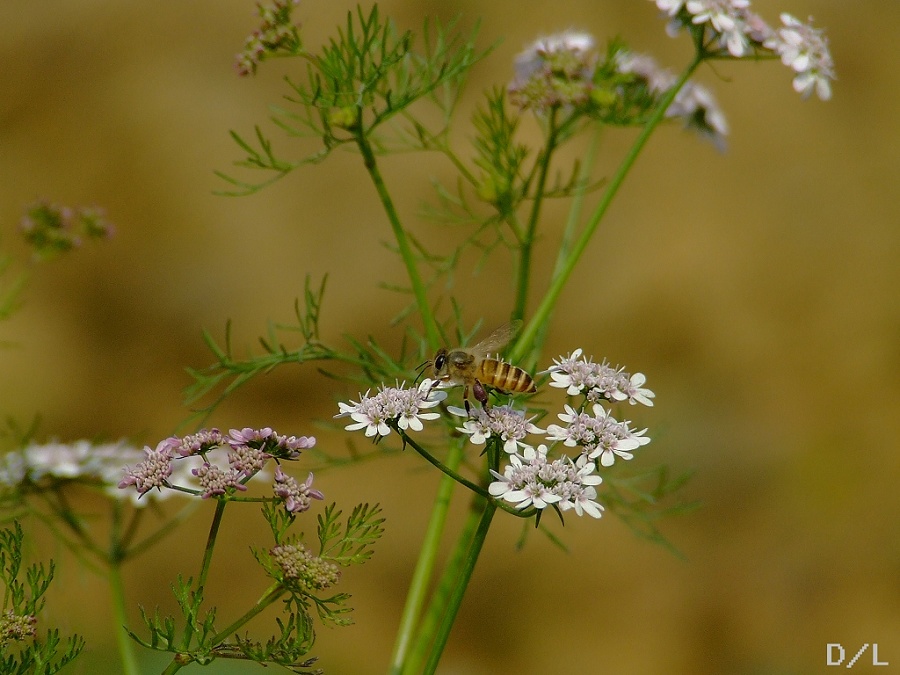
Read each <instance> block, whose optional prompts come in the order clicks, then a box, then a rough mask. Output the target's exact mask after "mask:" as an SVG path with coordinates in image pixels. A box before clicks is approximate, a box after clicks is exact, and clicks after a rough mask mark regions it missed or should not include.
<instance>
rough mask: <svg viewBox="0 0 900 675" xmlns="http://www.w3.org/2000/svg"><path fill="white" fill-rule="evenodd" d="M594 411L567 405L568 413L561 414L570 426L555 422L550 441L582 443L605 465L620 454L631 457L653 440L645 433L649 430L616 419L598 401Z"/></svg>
mask: <svg viewBox="0 0 900 675" xmlns="http://www.w3.org/2000/svg"><path fill="white" fill-rule="evenodd" d="M593 412H594V414H593V415H589V414H588V413H586V412H584V411H582V412H575V409H574V408H572V407H571V406H568V405H567V406H566V412H564V413H559V415H557V417H559V419H560V420H562V421H563V422H566V423H567V424H566V426H564V427H562V426H560V425H558V424H551V425H550V426H549V427H547V440H550V441H562V442H563V445H565V446H567V447H570V448H574V447H577V446H580V447H581V448H582V452H583V453H584V454H585V455H587V457H588V459H595V458H597V457H599V458H600V464H601V465H602V466H612V465H613V464H614V463H615V461H616V457H617V456H618V457H621V458H622V459H631V458H632V457H634V455H633V454H631V451H632V450H637V449H638V448H639V447H641V446H642V445H647V443H649V442H650V439H649V438H647V437H646V436H644V434H645V433H647V430H646V429H641V430H640V431H632V430H631V429H630V428H629V426H628V425H629V423H628V422H618V421H616V420H615V419H614V418H613V417H612V415H611V414H610V412H609V411H608V410H604V409H603V406H601V405H600V404H594V406H593Z"/></svg>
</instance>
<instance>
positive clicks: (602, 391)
mask: <svg viewBox="0 0 900 675" xmlns="http://www.w3.org/2000/svg"><path fill="white" fill-rule="evenodd" d="M581 355H582V350H581V349H576V350H575V351H574V352H572V353H571V354H569V356H561V357H559V359H554V361H553V365H552V366H550V368H548V369H547V370H546V371H545V372H548V373H550V379H551V380H552V381H551V382H550V386H551V387H558V388H560V389H565V390H566V393H567V394H568V395H569V396H575V395H576V394H579V393H584V394H585V395H586V396H587V398H588V401H590V402H591V403H596V402H597V401H599V400H601V399H606V400H608V401H626V400H627V401H628V402H629V403H631V404H632V405H633V404H635V403H643V404H644V405H647V406H652V405H653V401H652V399H653V397H654V396H655V394H654V393H653V392H652V391H650V390H649V389H647V388H645V387H644V386H643V385H644V384H645V383H646V382H647V378H646V377H645V376H644V374H643V373H635V374H634V375H631V374H629V373H626V372H625V371H624V370H623V369H622V368H613V367H612V366H610V365H609V364H608V363H606V361H604V362H603V363H594V362H593V361H592V360H591V359H588V358H581Z"/></svg>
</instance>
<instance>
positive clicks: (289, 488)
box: [272, 466, 325, 513]
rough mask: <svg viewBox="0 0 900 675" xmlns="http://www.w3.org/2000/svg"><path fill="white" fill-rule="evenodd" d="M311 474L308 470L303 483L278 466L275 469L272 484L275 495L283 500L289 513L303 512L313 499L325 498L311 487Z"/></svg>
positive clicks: (307, 508)
mask: <svg viewBox="0 0 900 675" xmlns="http://www.w3.org/2000/svg"><path fill="white" fill-rule="evenodd" d="M312 482H313V475H312V472H310V474H309V476H307V478H306V480H305V481H304V482H303V483H298V482H297V479H296V478H294V477H293V476H289V475H287V474H286V473H285V472H284V471H282V470H281V467H280V466H279V467H278V468H277V469H275V484H274V485H273V486H272V489H273V491H274V492H275V496H276V497H278V498H279V499H282V500H284V508H285V510H286V511H289V512H291V513H303V512H304V511H307V510H309V507H310V506H311V505H312V501H311V500H313V499H325V495H323V494H322V493H321V492H319V491H318V490H313V489H312Z"/></svg>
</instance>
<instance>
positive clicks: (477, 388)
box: [472, 380, 488, 410]
mask: <svg viewBox="0 0 900 675" xmlns="http://www.w3.org/2000/svg"><path fill="white" fill-rule="evenodd" d="M472 395H473V396H475V400H477V401H478V402H479V403H481V407H482V408H484V409H485V410H487V402H488V395H487V390H486V389H485V388H484V385H483V384H481V382H479V381H478V380H475V383H474V384H473V385H472Z"/></svg>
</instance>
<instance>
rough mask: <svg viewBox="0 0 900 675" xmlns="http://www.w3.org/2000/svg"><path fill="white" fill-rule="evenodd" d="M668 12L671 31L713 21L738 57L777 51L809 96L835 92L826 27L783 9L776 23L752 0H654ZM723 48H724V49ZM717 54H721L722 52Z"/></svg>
mask: <svg viewBox="0 0 900 675" xmlns="http://www.w3.org/2000/svg"><path fill="white" fill-rule="evenodd" d="M654 1H655V2H656V6H657V7H658V8H659V9H660V10H661V11H662V12H663V13H664V14H665V15H666V16H667V17H669V23H668V25H667V27H666V32H668V33H669V35H672V36H673V37H674V36H675V35H676V34H677V33H678V31H679V30H680V29H681V28H685V27H689V26H708V27H709V30H710V31H711V32H712V34H713V36H714V37H715V38H716V41H717V42H718V44H719V45H720V46H721V47H722V48H723V49H724V50H725V51H727V53H728V54H729V55H731V56H732V57H734V58H742V57H745V56H749V55H752V54H756V53H758V52H759V51H761V50H768V51H771V52H774V53H775V54H777V55H779V56H780V57H781V61H782V63H784V65H786V66H789V67H790V68H791V69H792V70H793V71H794V72H795V73H796V75H795V77H794V81H793V86H794V90H795V91H796V92H797V93H799V94H801V95H802V96H803V97H804V98H807V97H808V96H810V94H812V92H813V91H815V92H816V95H818V97H819V98H820V99H822V100H823V101H826V100H828V99H829V98H831V80H833V79H835V74H834V61H833V60H832V58H831V52H830V51H829V49H828V41H827V40H826V39H825V36H824V35H823V32H822V31H821V30H817V29H815V28H813V27H812V25H811V23H812V22H811V21H810V23H809V24H805V23H803V22H802V21H799V20H798V19H796V18H794V17H793V16H792V15H790V14H787V13H784V14H782V15H781V22H782V24H783V26H782V27H781V28H779V29H777V30H775V29H772V28H771V27H770V26H769V25H768V24H767V23H766V22H765V21H764V20H763V19H762V17H760V16H759V15H757V14H755V13H754V12H752V11H751V10H750V1H749V0H654ZM722 54H724V52H723V53H722ZM722 54H718V55H722Z"/></svg>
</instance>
